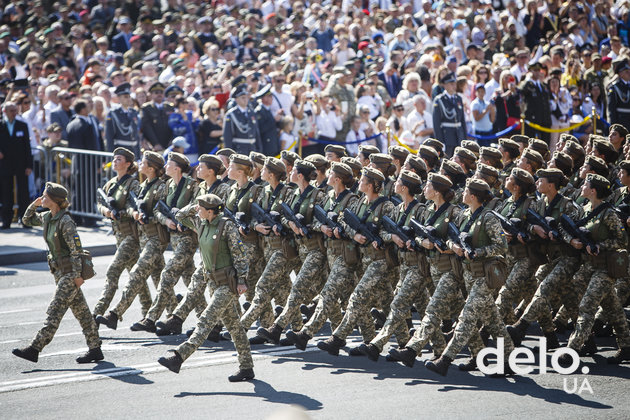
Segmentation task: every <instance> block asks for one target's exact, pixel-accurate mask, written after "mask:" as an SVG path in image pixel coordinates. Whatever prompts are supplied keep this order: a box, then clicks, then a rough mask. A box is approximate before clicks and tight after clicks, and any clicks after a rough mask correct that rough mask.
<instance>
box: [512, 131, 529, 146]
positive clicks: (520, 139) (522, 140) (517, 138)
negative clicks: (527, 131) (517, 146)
mask: <svg viewBox="0 0 630 420" xmlns="http://www.w3.org/2000/svg"><path fill="white" fill-rule="evenodd" d="M510 140H513V141H515V142H517V143H521V144H524V145H525V146H526V147H527V146H528V145H529V137H527V136H525V135H523V134H514V135H513V136H511V137H510Z"/></svg>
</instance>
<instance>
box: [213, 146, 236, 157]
mask: <svg viewBox="0 0 630 420" xmlns="http://www.w3.org/2000/svg"><path fill="white" fill-rule="evenodd" d="M235 153H236V152H235V151H234V149H230V148H229V147H224V148H223V149H219V150H218V151H217V153H216V154H217V155H219V156H226V157H230V156H232V155H233V154H235Z"/></svg>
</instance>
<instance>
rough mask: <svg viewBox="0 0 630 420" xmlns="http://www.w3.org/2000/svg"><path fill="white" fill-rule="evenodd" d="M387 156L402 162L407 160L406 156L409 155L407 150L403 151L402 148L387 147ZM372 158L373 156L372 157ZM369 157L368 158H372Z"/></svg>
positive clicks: (395, 146)
mask: <svg viewBox="0 0 630 420" xmlns="http://www.w3.org/2000/svg"><path fill="white" fill-rule="evenodd" d="M388 151H389V154H390V155H391V156H392V157H393V158H394V159H398V160H401V161H403V162H404V160H405V159H407V156H408V155H409V154H410V153H409V150H407V149H405V148H404V147H402V146H397V145H394V146H389V150H388ZM372 156H373V155H372ZM372 156H370V158H371V157H372Z"/></svg>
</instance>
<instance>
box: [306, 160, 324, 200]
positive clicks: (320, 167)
mask: <svg viewBox="0 0 630 420" xmlns="http://www.w3.org/2000/svg"><path fill="white" fill-rule="evenodd" d="M304 160H306V161H307V162H310V163H312V164H313V165H315V168H316V169H317V172H316V177H315V179H314V180H313V184H314V185H315V186H316V187H317V188H318V189H319V190H321V191H322V192H324V193H327V192H328V191H330V187H329V186H328V182H327V181H328V177H327V175H326V171H328V168H330V161H329V160H327V159H326V158H325V157H324V156H322V155H318V154H314V155H309V156H307V157H306V158H305V159H304Z"/></svg>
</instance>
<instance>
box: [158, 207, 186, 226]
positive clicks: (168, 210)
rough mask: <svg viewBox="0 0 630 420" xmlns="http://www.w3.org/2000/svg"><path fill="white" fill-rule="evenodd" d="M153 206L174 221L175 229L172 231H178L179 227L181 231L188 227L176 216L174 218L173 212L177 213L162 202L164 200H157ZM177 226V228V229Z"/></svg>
mask: <svg viewBox="0 0 630 420" xmlns="http://www.w3.org/2000/svg"><path fill="white" fill-rule="evenodd" d="M155 208H157V209H158V210H159V211H160V213H162V214H163V215H164V216H166V217H167V218H168V219H170V220H171V221H172V222H173V223H175V230H174V231H178V230H180V229H181V231H182V232H183V231H185V230H187V229H188V228H187V227H186V226H184V225H182V224H181V223H180V222H179V221H178V220H177V219H176V218H175V213H177V212H176V211H175V212H173V209H171V208H170V207H169V206H168V204H166V203H165V202H164V200H159V201H158V202H157V204H156V205H155ZM178 228H179V229H178Z"/></svg>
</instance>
